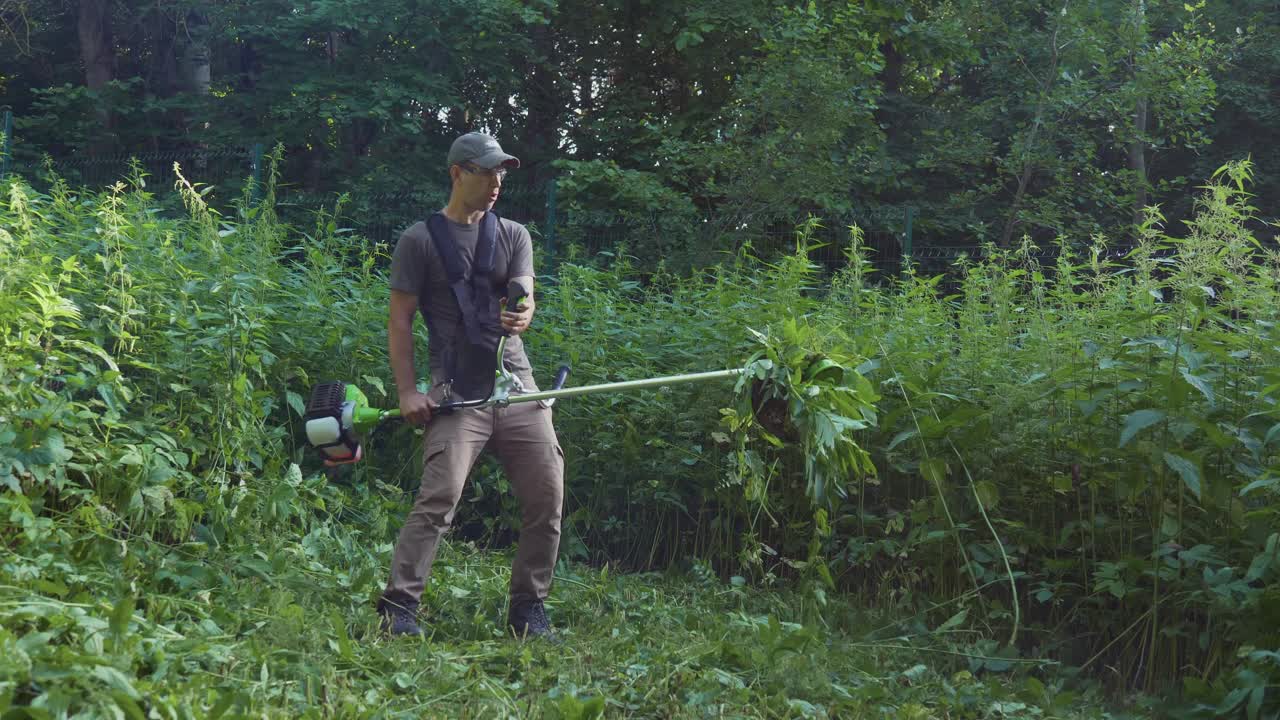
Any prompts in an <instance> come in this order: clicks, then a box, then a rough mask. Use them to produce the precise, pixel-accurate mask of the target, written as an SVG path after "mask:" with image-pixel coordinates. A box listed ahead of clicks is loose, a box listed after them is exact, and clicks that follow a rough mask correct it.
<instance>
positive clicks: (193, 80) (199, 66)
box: [182, 10, 212, 95]
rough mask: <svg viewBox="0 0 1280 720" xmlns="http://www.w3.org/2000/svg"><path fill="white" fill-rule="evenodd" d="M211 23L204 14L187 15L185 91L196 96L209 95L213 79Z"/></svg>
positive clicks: (184, 56)
mask: <svg viewBox="0 0 1280 720" xmlns="http://www.w3.org/2000/svg"><path fill="white" fill-rule="evenodd" d="M209 57H210V51H209V21H208V20H207V19H206V18H205V15H204V13H201V12H198V11H195V10H192V11H191V12H189V13H187V22H186V24H185V32H184V33H183V48H182V85H183V89H184V90H186V91H187V92H189V93H194V94H196V95H208V94H209V85H210V81H211V79H212V73H211V71H210V61H209Z"/></svg>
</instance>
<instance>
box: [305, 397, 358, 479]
mask: <svg viewBox="0 0 1280 720" xmlns="http://www.w3.org/2000/svg"><path fill="white" fill-rule="evenodd" d="M352 390H354V391H355V392H354V393H352V392H350V391H352ZM351 395H356V396H357V397H351ZM362 399H364V394H363V393H361V392H360V390H359V389H358V388H355V387H351V388H348V387H347V384H346V383H342V382H323V383H320V384H319V385H316V386H315V387H314V388H312V390H311V399H309V400H308V401H307V408H306V413H305V414H304V415H303V421H304V422H305V424H306V431H307V442H309V443H310V444H311V447H313V448H315V449H316V450H318V451H320V454H321V455H323V456H324V458H325V460H327V461H329V462H331V463H347V462H355V461H357V460H359V459H360V455H361V451H360V441H359V440H358V439H356V435H355V413H356V409H357V406H358V404H359V400H362Z"/></svg>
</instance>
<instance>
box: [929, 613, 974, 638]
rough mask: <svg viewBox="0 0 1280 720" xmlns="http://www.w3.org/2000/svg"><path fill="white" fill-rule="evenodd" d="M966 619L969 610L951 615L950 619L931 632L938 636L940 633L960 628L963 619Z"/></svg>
mask: <svg viewBox="0 0 1280 720" xmlns="http://www.w3.org/2000/svg"><path fill="white" fill-rule="evenodd" d="M968 617H969V609H968V608H965V609H964V610H961V611H960V612H958V613H956V614H955V615H952V616H951V617H949V618H947V621H946V622H944V623H942V624H941V625H939V626H938V628H937V629H936V630H934V631H933V632H934V633H936V634H940V633H945V632H947V631H949V630H953V629H955V628H958V627H960V625H961V624H963V623H964V621H965V619H966V618H968Z"/></svg>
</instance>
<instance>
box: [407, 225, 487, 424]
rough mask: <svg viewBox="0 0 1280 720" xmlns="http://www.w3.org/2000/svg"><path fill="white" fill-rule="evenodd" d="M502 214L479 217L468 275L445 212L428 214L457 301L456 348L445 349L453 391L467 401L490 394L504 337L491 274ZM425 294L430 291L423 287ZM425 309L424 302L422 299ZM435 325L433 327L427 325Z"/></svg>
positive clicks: (438, 252)
mask: <svg viewBox="0 0 1280 720" xmlns="http://www.w3.org/2000/svg"><path fill="white" fill-rule="evenodd" d="M498 220H499V219H498V215H497V213H494V212H486V213H485V214H484V217H483V218H482V219H481V220H480V229H479V237H478V238H477V241H476V251H475V256H474V257H473V259H472V263H471V267H470V270H471V272H470V273H468V272H467V271H468V267H467V263H466V262H465V261H464V260H463V258H462V253H461V252H459V250H458V244H457V242H456V241H455V240H454V238H453V232H452V231H451V230H450V229H449V221H448V220H447V219H446V218H445V217H444V215H443V214H442V213H438V212H437V213H434V214H433V215H431V217H429V218H427V223H426V224H427V234H428V235H430V236H431V241H432V242H433V243H434V244H435V248H436V254H437V255H439V256H440V259H441V261H442V262H443V263H444V268H445V274H446V275H447V276H448V278H449V288H450V289H451V290H452V291H453V298H454V300H455V301H456V302H457V303H458V310H459V314H460V315H461V317H462V322H461V328H459V329H460V330H461V331H462V332H460V333H459V334H458V337H457V341H456V342H455V343H454V346H453V347H451V348H448V349H447V350H446V351H445V369H446V371H447V372H448V374H449V382H450V383H451V384H452V394H453V395H455V396H459V397H461V398H462V399H465V400H475V399H481V398H484V397H487V396H488V394H489V393H490V392H491V391H492V388H493V380H494V373H495V372H496V370H497V366H496V362H497V360H496V355H497V350H498V340H499V338H501V337H502V321H501V320H500V318H499V313H500V307H499V300H500V297H501V292H502V290H501V289H500V288H499V289H495V288H494V286H493V281H492V279H491V277H490V276H491V275H492V274H493V269H494V267H495V265H496V261H497V255H498ZM423 292H426V290H425V288H424V290H423ZM423 307H426V304H425V303H423ZM428 329H431V328H428Z"/></svg>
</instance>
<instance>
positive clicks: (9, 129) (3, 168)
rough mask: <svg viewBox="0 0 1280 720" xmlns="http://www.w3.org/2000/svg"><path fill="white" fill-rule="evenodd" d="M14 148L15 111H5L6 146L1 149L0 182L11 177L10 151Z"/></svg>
mask: <svg viewBox="0 0 1280 720" xmlns="http://www.w3.org/2000/svg"><path fill="white" fill-rule="evenodd" d="M12 148H13V111H12V110H5V111H4V146H3V147H0V180H3V179H5V178H6V177H8V176H9V151H10V150H11V149H12Z"/></svg>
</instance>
